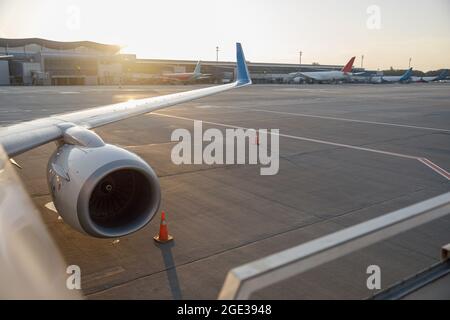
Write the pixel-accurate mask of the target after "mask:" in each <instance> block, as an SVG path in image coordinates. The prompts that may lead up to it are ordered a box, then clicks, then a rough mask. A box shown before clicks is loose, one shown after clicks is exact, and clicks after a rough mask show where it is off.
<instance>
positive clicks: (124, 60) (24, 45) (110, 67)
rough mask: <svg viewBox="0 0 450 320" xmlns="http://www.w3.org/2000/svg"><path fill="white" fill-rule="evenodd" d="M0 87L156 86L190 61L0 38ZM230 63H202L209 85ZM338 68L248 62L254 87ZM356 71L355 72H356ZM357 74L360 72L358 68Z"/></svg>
mask: <svg viewBox="0 0 450 320" xmlns="http://www.w3.org/2000/svg"><path fill="white" fill-rule="evenodd" d="M0 56H3V57H2V58H1V59H0V85H118V84H158V83H161V80H160V79H161V77H160V75H161V74H163V73H171V72H192V71H193V70H194V68H195V65H196V63H197V61H196V60H163V59H137V58H136V55H132V54H121V53H120V46H117V45H107V44H100V43H96V42H90V41H79V42H60V41H51V40H45V39H39V38H29V39H2V38H0ZM235 66H236V64H235V62H234V61H233V62H224V61H202V70H201V71H202V73H207V74H211V75H212V76H211V77H210V78H209V79H207V80H204V81H206V82H211V83H223V82H229V81H232V80H233V79H234V74H235ZM340 68H342V66H338V65H317V64H316V65H301V67H300V66H299V65H298V64H283V63H252V62H249V71H250V73H251V76H252V80H253V82H254V83H282V82H283V81H284V80H285V77H286V75H287V74H289V73H291V72H297V71H315V70H339V69H340ZM357 70H358V69H357ZM359 71H361V69H359Z"/></svg>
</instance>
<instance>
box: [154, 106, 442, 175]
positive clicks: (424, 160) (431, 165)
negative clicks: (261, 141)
mask: <svg viewBox="0 0 450 320" xmlns="http://www.w3.org/2000/svg"><path fill="white" fill-rule="evenodd" d="M150 115H157V116H162V117H168V118H174V119H180V120H187V121H202V122H203V123H207V124H211V125H215V126H220V127H225V128H233V129H244V130H245V129H249V128H245V127H240V126H235V125H231V124H225V123H219V122H212V121H204V120H199V119H192V118H187V117H180V116H174V115H170V114H164V113H159V112H152V113H150ZM268 133H269V134H273V135H278V136H280V137H284V138H290V139H294V140H300V141H308V142H314V143H319V144H325V145H329V146H335V147H342V148H347V149H353V150H359V151H366V152H372V153H378V154H384V155H388V156H393V157H398V158H403V159H412V160H416V161H419V162H421V163H422V164H424V165H426V166H427V167H428V168H430V169H431V170H433V171H434V172H436V173H437V174H439V175H440V176H442V177H444V178H446V179H447V180H450V174H449V173H448V172H447V171H445V170H444V169H442V168H441V167H439V166H438V165H436V164H435V163H433V162H432V161H431V160H428V159H427V158H423V157H417V156H412V155H407V154H403V153H397V152H390V151H384V150H378V149H372V148H366V147H359V146H354V145H350V144H344V143H338V142H332V141H326V140H321V139H313V138H307V137H300V136H293V135H289V134H283V133H278V134H277V133H274V132H270V131H268Z"/></svg>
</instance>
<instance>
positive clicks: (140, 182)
mask: <svg viewBox="0 0 450 320" xmlns="http://www.w3.org/2000/svg"><path fill="white" fill-rule="evenodd" d="M236 58H237V76H236V81H235V82H233V83H229V84H223V85H218V86H213V87H208V88H202V89H196V90H191V91H186V92H181V93H174V94H169V95H164V96H160V97H152V98H146V99H140V100H134V101H127V102H123V103H117V104H113V105H107V106H103V107H96V108H92V109H87V110H81V111H76V112H71V113H66V114H61V115H54V116H50V117H47V118H42V119H37V120H33V121H28V122H24V123H19V124H16V125H11V126H9V127H3V128H0V144H1V145H2V146H3V148H4V150H5V151H6V153H7V155H8V157H9V158H10V160H12V161H11V162H13V163H14V161H13V159H11V158H12V157H14V156H16V155H19V154H21V153H23V152H26V151H28V150H31V149H33V148H36V147H38V146H41V145H43V144H46V143H48V142H51V141H56V142H57V149H56V151H55V152H54V153H53V155H52V156H51V157H50V159H49V162H48V167H47V181H48V186H49V189H50V194H51V197H52V200H53V204H54V207H55V208H56V210H57V211H58V213H59V215H60V216H61V217H62V218H63V220H64V221H65V222H66V223H67V224H68V225H70V226H71V227H73V228H75V229H76V230H78V231H80V232H83V233H86V234H88V235H90V236H93V237H99V238H111V237H120V236H124V235H127V234H129V233H132V232H135V231H137V230H139V229H141V228H142V227H144V226H145V225H146V224H147V223H148V222H149V221H150V220H151V219H152V218H153V216H154V215H155V214H156V213H157V211H158V208H159V204H160V198H161V193H160V185H159V181H158V178H157V176H156V174H155V172H154V171H153V169H152V168H151V167H150V166H149V165H148V164H147V163H146V162H145V161H144V160H142V159H141V158H140V157H138V156H137V155H135V154H133V153H131V152H129V151H127V150H125V149H121V148H119V147H116V146H113V145H110V144H106V143H105V142H104V141H103V140H102V138H100V137H99V136H98V135H97V134H96V133H95V132H94V131H92V130H90V129H94V128H96V127H100V126H103V125H106V124H109V123H113V122H116V121H120V120H123V119H127V118H130V117H134V116H138V115H141V114H145V113H149V112H152V111H155V110H158V109H162V108H167V107H170V106H173V105H176V104H179V103H183V102H188V101H191V100H194V99H198V98H202V97H206V96H209V95H213V94H216V93H220V92H224V91H227V90H230V89H234V88H240V87H244V86H247V85H250V84H251V79H250V75H249V72H248V68H247V64H246V60H245V57H244V52H243V50H242V47H241V44H240V43H237V44H236ZM0 169H1V166H0ZM0 172H1V171H0ZM0 177H1V175H0ZM0 181H2V180H0ZM7 213H8V214H13V212H12V211H10V212H7ZM2 217H3V218H5V217H6V218H8V215H5V212H3V215H1V214H0V220H1V219H2ZM1 223H2V221H0V225H1Z"/></svg>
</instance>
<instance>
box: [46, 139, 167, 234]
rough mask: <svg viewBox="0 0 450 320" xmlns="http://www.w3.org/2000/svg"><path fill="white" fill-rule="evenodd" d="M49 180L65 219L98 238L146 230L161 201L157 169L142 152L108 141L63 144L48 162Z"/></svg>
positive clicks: (74, 226) (76, 227)
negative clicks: (143, 157)
mask: <svg viewBox="0 0 450 320" xmlns="http://www.w3.org/2000/svg"><path fill="white" fill-rule="evenodd" d="M47 181H48V184H49V188H50V193H51V195H52V198H53V203H54V205H55V208H56V210H57V211H58V213H59V214H60V215H61V217H62V218H63V219H64V221H65V222H66V223H67V224H69V225H70V226H72V227H73V228H75V229H77V230H79V231H81V232H84V233H86V234H88V235H91V236H94V237H99V238H112V237H120V236H124V235H127V234H130V233H132V232H135V231H137V230H139V229H141V228H142V227H144V226H145V225H146V224H147V223H148V222H150V220H151V219H152V218H153V217H154V215H155V214H156V213H157V211H158V209H159V204H160V200H161V190H160V186H159V181H158V177H157V176H156V174H155V172H154V171H153V169H152V168H151V167H150V166H149V165H148V164H147V163H146V162H145V161H144V160H142V159H141V158H140V157H138V156H137V155H135V154H133V153H131V152H129V151H127V150H124V149H121V148H118V147H116V146H113V145H109V144H102V145H101V146H97V147H93V148H92V147H83V146H79V145H72V144H63V145H62V146H60V147H59V148H58V149H57V150H56V151H55V152H54V153H53V155H52V156H51V158H50V160H49V163H48V168H47Z"/></svg>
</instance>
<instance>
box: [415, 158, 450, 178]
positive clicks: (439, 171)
mask: <svg viewBox="0 0 450 320" xmlns="http://www.w3.org/2000/svg"><path fill="white" fill-rule="evenodd" d="M417 160H419V161H420V162H422V163H423V164H424V165H426V166H427V167H428V168H430V169H431V170H433V171H434V172H436V173H437V174H439V175H441V176H443V177H444V178H446V179H447V180H450V173H448V172H447V171H446V170H445V169H443V168H441V167H439V166H438V165H437V164H435V163H434V162H432V161H431V160H428V159H427V158H418V159H417Z"/></svg>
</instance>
